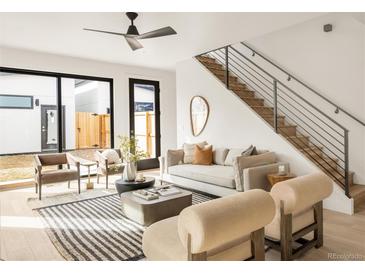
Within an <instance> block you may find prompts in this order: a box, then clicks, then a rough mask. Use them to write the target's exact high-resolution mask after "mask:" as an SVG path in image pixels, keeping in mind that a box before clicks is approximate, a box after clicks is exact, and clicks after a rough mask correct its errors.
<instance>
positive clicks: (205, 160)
mask: <svg viewBox="0 0 365 274" xmlns="http://www.w3.org/2000/svg"><path fill="white" fill-rule="evenodd" d="M212 162H213V147H212V146H211V145H210V146H205V147H204V148H201V147H200V146H197V145H196V146H195V151H194V159H193V165H211V164H212Z"/></svg>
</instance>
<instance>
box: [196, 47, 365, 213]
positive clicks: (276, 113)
mask: <svg viewBox="0 0 365 274" xmlns="http://www.w3.org/2000/svg"><path fill="white" fill-rule="evenodd" d="M247 48H248V49H249V50H250V51H251V56H247V53H246V54H245V52H247ZM243 49H245V51H244V50H243ZM255 55H256V56H258V57H261V58H262V60H264V61H267V62H269V63H270V64H271V65H273V66H274V67H275V68H277V69H279V70H280V71H281V72H285V73H286V74H287V75H288V78H287V81H296V82H298V83H299V84H302V85H303V86H304V87H305V88H308V89H309V91H311V92H314V94H315V95H316V96H319V97H320V99H323V100H325V101H327V102H329V103H331V104H332V105H333V106H335V107H336V110H339V109H340V110H341V111H342V112H344V113H346V114H347V115H348V116H350V117H351V118H353V119H355V120H357V121H358V122H359V123H362V124H363V125H365V124H364V123H363V122H361V121H360V120H358V119H357V118H356V117H353V116H352V115H351V114H349V113H347V112H346V111H345V110H343V109H341V108H339V107H338V106H336V105H335V104H334V103H332V102H331V101H330V100H329V99H327V98H325V97H324V96H322V95H321V94H320V93H318V92H316V91H315V90H313V89H311V88H310V87H309V86H307V85H305V84H304V83H303V82H301V81H299V80H298V79H296V78H295V77H293V76H291V75H290V74H289V73H287V72H286V71H285V70H284V69H282V68H280V67H279V66H278V65H276V64H274V63H273V62H272V61H270V60H269V59H267V58H266V57H264V56H263V55H261V54H259V53H258V52H257V51H255V50H253V49H252V47H249V46H248V45H246V44H244V43H241V44H239V45H238V46H236V45H235V46H233V45H230V46H225V47H222V48H219V49H216V50H212V51H209V52H206V53H203V54H201V55H198V56H196V59H197V60H198V61H199V62H200V63H201V64H203V65H204V66H205V67H206V68H207V69H208V70H209V71H210V72H211V73H212V74H214V75H215V77H217V79H218V80H219V81H221V82H222V83H223V84H225V85H226V87H227V89H229V90H231V91H232V92H234V93H235V94H236V95H237V96H238V97H239V98H240V99H241V100H242V101H244V102H245V103H246V104H247V105H248V106H249V107H250V108H251V109H252V110H253V111H255V112H256V113H257V114H258V115H259V116H260V117H261V118H262V119H264V120H265V121H266V122H267V123H268V125H269V126H271V127H272V128H273V129H274V131H275V132H277V133H278V134H280V135H282V136H283V137H284V138H286V139H287V140H288V141H289V142H290V143H291V144H292V145H293V146H294V147H295V148H296V149H297V150H298V151H299V152H301V153H302V154H303V155H304V156H305V157H307V158H308V159H309V160H310V161H312V162H313V163H314V164H315V165H316V166H318V167H319V168H320V169H321V170H322V171H323V172H324V173H325V174H327V175H328V176H329V177H330V178H331V179H332V180H333V181H334V182H336V183H337V184H338V185H339V186H340V187H341V188H342V189H343V190H344V192H345V194H346V195H347V196H348V197H349V198H353V199H354V206H355V212H356V211H357V209H358V208H359V206H360V205H361V204H363V203H364V202H365V185H356V184H354V183H353V177H354V173H353V172H351V171H349V159H348V149H349V148H348V146H349V140H348V134H349V131H348V130H347V129H346V128H345V127H344V126H342V125H341V124H339V123H338V122H337V121H335V120H334V119H333V118H331V117H329V116H328V115H327V114H325V113H324V112H323V111H322V110H321V109H319V108H317V107H316V106H314V104H312V103H311V102H309V101H308V100H307V99H305V98H303V97H302V96H301V95H299V94H298V93H297V92H295V91H294V90H293V89H292V88H290V87H288V85H287V84H285V83H284V82H283V81H280V80H279V79H277V78H276V77H274V76H273V75H271V74H270V73H269V72H267V71H266V70H265V69H263V68H262V67H260V66H259V65H258V64H257V63H256V62H254V61H253V59H254V58H253V56H255ZM262 60H260V61H261V63H262Z"/></svg>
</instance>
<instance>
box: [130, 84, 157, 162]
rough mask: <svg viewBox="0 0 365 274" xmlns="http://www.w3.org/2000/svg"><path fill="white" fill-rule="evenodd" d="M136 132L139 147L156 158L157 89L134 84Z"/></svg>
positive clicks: (149, 156)
mask: <svg viewBox="0 0 365 274" xmlns="http://www.w3.org/2000/svg"><path fill="white" fill-rule="evenodd" d="M134 130H135V136H136V138H137V140H138V145H139V146H140V147H141V148H142V149H143V150H145V151H146V152H147V155H148V158H155V157H156V151H155V142H154V140H153V139H154V136H155V87H154V86H153V85H142V84H134Z"/></svg>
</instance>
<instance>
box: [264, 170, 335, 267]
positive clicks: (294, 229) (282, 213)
mask: <svg viewBox="0 0 365 274" xmlns="http://www.w3.org/2000/svg"><path fill="white" fill-rule="evenodd" d="M332 190H333V183H332V181H331V179H330V178H329V177H328V176H326V175H325V174H324V173H321V172H318V173H313V174H309V175H306V176H301V177H297V178H294V179H290V180H287V181H283V182H280V183H277V184H275V185H274V186H273V188H272V189H271V196H272V197H273V199H274V201H275V205H276V214H275V218H274V220H273V221H272V222H271V223H270V224H269V225H267V226H266V227H265V235H266V244H267V245H268V246H270V247H272V248H274V249H277V250H279V251H280V252H281V259H282V260H292V259H295V258H297V257H298V256H300V255H302V254H303V253H304V252H306V251H307V250H309V249H310V248H312V247H314V246H315V247H316V248H320V247H321V246H322V245H323V205H322V201H323V200H324V199H325V198H327V197H328V196H330V195H331V193H332ZM311 232H313V239H312V240H308V239H306V238H303V236H305V235H307V234H309V233H311ZM308 236H309V235H308ZM294 245H296V246H299V247H296V248H295V247H294Z"/></svg>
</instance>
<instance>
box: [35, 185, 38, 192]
mask: <svg viewBox="0 0 365 274" xmlns="http://www.w3.org/2000/svg"><path fill="white" fill-rule="evenodd" d="M34 186H35V193H38V184H37V183H35V184H34Z"/></svg>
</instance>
